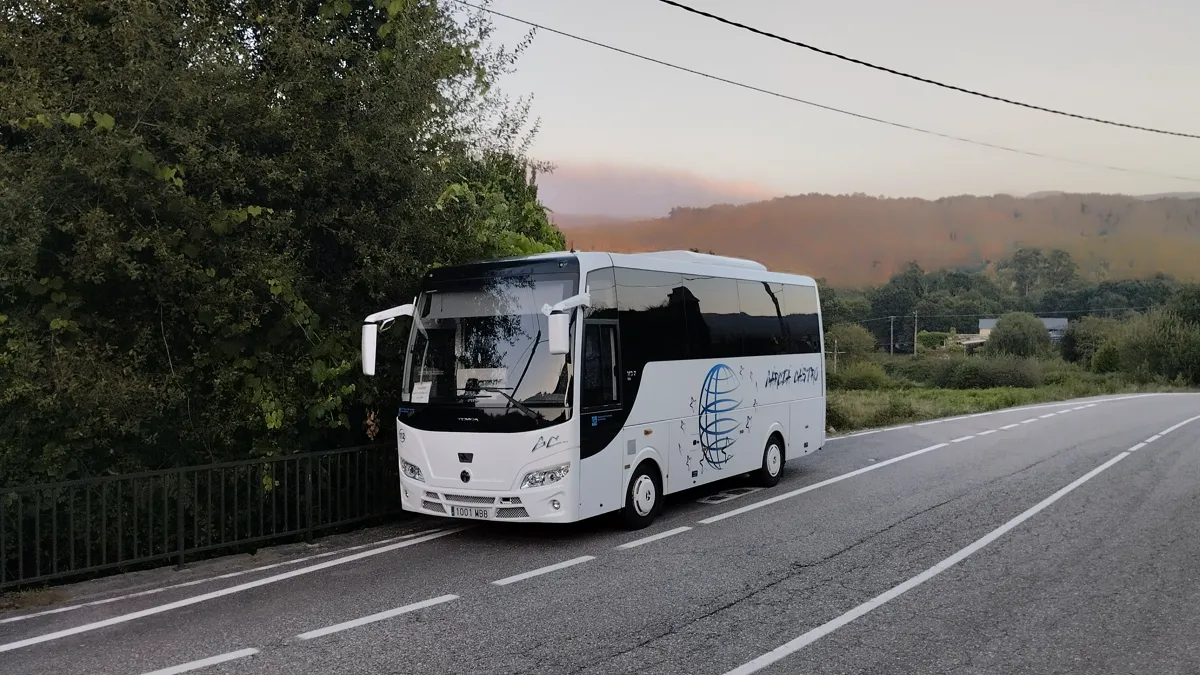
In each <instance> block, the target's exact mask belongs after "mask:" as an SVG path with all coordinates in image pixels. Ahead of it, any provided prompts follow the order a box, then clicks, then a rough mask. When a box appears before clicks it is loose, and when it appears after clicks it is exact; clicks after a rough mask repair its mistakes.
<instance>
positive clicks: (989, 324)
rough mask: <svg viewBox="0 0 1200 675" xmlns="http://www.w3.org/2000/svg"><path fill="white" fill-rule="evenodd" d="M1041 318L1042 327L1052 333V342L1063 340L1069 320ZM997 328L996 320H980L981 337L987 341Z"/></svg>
mask: <svg viewBox="0 0 1200 675" xmlns="http://www.w3.org/2000/svg"><path fill="white" fill-rule="evenodd" d="M1039 318H1040V319H1041V321H1042V325H1043V326H1045V327H1046V330H1047V331H1048V332H1049V333H1050V340H1051V341H1053V342H1058V341H1059V340H1061V339H1062V338H1063V334H1064V333H1066V332H1067V320H1066V319H1056V318H1047V317H1039ZM995 327H996V319H980V320H979V336H980V337H982V338H984V339H987V337H988V335H990V334H991V332H992V329H993V328H995Z"/></svg>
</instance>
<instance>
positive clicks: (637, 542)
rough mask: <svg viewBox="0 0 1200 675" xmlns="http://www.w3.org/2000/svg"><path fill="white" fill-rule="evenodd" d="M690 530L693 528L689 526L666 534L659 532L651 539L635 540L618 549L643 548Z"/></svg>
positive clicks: (650, 537)
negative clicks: (644, 545)
mask: <svg viewBox="0 0 1200 675" xmlns="http://www.w3.org/2000/svg"><path fill="white" fill-rule="evenodd" d="M690 529H692V528H690V527H687V526H684V527H677V528H675V529H673V530H667V531H666V532H659V533H658V534H655V535H651V536H649V537H645V538H642V539H635V540H633V541H631V542H629V543H626V544H621V545H620V546H618V547H617V548H633V547H635V546H641V545H642V544H649V543H650V542H652V541H658V540H659V539H666V538H667V537H670V536H673V535H676V534H683V533H684V532H687V531H688V530H690Z"/></svg>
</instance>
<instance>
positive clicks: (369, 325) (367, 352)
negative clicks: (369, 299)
mask: <svg viewBox="0 0 1200 675" xmlns="http://www.w3.org/2000/svg"><path fill="white" fill-rule="evenodd" d="M415 307H416V305H414V304H412V303H410V304H407V305H400V306H399V307H393V308H391V309H385V310H383V311H382V312H376V313H374V314H372V315H371V316H368V317H367V318H366V319H365V320H364V321H363V332H362V367H363V375H374V374H375V349H376V346H377V345H378V342H379V325H380V324H383V323H390V322H392V321H394V320H395V319H396V318H398V317H401V316H412V315H413V310H414V309H415Z"/></svg>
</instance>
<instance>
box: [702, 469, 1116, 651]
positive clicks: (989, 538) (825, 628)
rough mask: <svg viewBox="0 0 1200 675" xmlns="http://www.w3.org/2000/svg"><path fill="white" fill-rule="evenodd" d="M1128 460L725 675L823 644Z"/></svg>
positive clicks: (1092, 474) (1091, 473) (1078, 482)
mask: <svg viewBox="0 0 1200 675" xmlns="http://www.w3.org/2000/svg"><path fill="white" fill-rule="evenodd" d="M1128 456H1129V453H1128V452H1122V453H1121V454H1119V455H1117V456H1116V457H1113V458H1112V459H1110V460H1108V461H1107V462H1105V463H1103V464H1101V465H1100V466H1098V467H1096V468H1095V469H1092V470H1091V471H1089V472H1087V473H1086V474H1084V475H1083V476H1081V477H1080V478H1077V479H1075V480H1074V481H1072V482H1071V484H1070V485H1068V486H1066V487H1064V488H1063V489H1061V490H1059V491H1058V492H1055V493H1054V494H1052V495H1050V496H1049V497H1047V498H1045V499H1043V500H1042V501H1040V502H1038V503H1037V505H1035V506H1033V507H1032V508H1030V509H1028V510H1027V511H1025V512H1024V513H1022V514H1021V515H1019V516H1017V517H1016V518H1013V519H1012V520H1010V521H1008V522H1007V523H1004V524H1003V525H1001V526H1000V527H998V528H996V529H994V530H992V531H991V532H989V533H987V534H986V535H984V536H983V538H981V539H978V540H976V541H975V542H974V543H972V544H971V545H970V546H967V547H966V548H964V549H962V550H960V551H959V552H957V553H955V554H954V555H952V556H950V557H949V558H946V559H945V560H943V561H941V562H939V563H938V564H936V565H934V566H933V567H930V568H929V569H927V570H925V571H924V572H922V573H920V574H918V575H917V576H915V577H912V578H911V579H909V580H908V581H905V582H904V583H902V584H900V585H899V586H896V587H894V588H892V589H891V590H889V591H886V592H884V593H881V594H880V595H877V596H875V597H874V598H872V599H870V600H868V601H867V602H864V603H863V604H861V605H859V606H858V607H855V608H854V609H852V610H850V611H849V612H846V613H845V614H843V615H841V616H839V617H838V618H836V619H833V620H832V621H829V622H827V623H824V624H822V625H820V626H817V627H816V628H814V629H812V630H810V631H808V632H807V633H804V634H803V635H801V636H800V637H797V638H795V639H794V640H792V641H790V642H787V643H785V644H783V645H781V646H779V647H776V648H775V649H773V650H771V651H769V652H767V653H766V654H763V655H762V656H760V657H758V658H756V659H754V660H753V661H750V662H748V663H745V664H743V665H741V666H739V667H737V668H734V669H733V670H731V671H729V672H727V673H726V674H725V675H749V674H750V673H753V672H756V671H759V670H762V669H763V668H766V667H767V666H769V665H771V664H773V663H775V662H777V661H780V660H782V659H783V658H785V657H787V656H789V655H791V654H794V653H795V652H797V651H800V650H801V649H803V648H805V647H807V646H808V645H810V644H812V643H814V642H816V641H817V640H820V639H821V638H823V637H825V636H826V635H829V634H830V633H832V632H833V631H835V630H837V629H839V628H841V627H842V626H845V625H846V624H848V623H850V622H851V621H854V620H855V619H857V618H859V617H861V616H864V615H866V614H869V613H870V612H872V611H874V610H876V609H878V608H879V607H882V606H883V605H884V604H886V603H888V602H890V601H892V600H895V599H896V598H898V597H900V596H901V595H903V594H904V593H907V592H908V591H910V590H912V589H914V588H916V587H917V586H920V585H921V584H923V583H925V582H926V581H929V580H930V579H932V578H934V577H936V576H937V575H939V574H941V573H942V572H944V571H946V570H947V569H949V568H951V567H953V566H954V565H957V564H958V563H960V562H962V561H963V560H965V559H966V558H967V557H969V556H970V555H972V554H973V553H976V552H978V551H979V550H980V549H982V548H983V547H985V546H987V545H988V544H990V543H992V542H993V541H995V540H997V539H999V538H1000V537H1002V536H1004V535H1005V534H1007V533H1008V532H1009V531H1011V530H1012V529H1013V528H1015V527H1016V526H1018V525H1020V524H1021V523H1023V522H1025V521H1026V520H1029V519H1030V518H1032V517H1033V516H1035V515H1037V513H1038V512H1039V511H1041V510H1043V509H1045V508H1046V507H1048V506H1050V505H1051V504H1053V503H1054V502H1056V501H1058V500H1059V499H1062V498H1063V497H1065V496H1066V495H1068V494H1070V493H1071V492H1072V491H1073V490H1075V489H1076V488H1078V487H1079V486H1080V485H1083V484H1084V483H1086V482H1088V481H1089V480H1091V479H1092V478H1094V477H1095V476H1097V475H1098V474H1100V473H1101V472H1103V471H1105V470H1106V469H1108V468H1109V467H1111V466H1112V465H1114V464H1116V463H1117V462H1119V461H1121V460H1122V459H1125V458H1126V457H1128Z"/></svg>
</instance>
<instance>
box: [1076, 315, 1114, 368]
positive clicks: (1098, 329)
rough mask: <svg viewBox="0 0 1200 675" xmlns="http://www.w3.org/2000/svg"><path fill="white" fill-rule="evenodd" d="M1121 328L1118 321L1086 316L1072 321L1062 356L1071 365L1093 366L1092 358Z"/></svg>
mask: <svg viewBox="0 0 1200 675" xmlns="http://www.w3.org/2000/svg"><path fill="white" fill-rule="evenodd" d="M1120 328H1121V322H1119V321H1117V320H1116V319H1106V318H1102V317H1098V316H1085V317H1083V318H1082V319H1080V320H1079V321H1072V322H1071V325H1069V326H1068V327H1067V332H1066V333H1065V334H1064V335H1063V341H1062V356H1063V359H1065V360H1067V361H1070V362H1071V363H1081V364H1083V365H1084V366H1085V367H1086V366H1089V365H1091V363H1092V357H1093V356H1095V354H1096V351H1097V350H1098V349H1100V346H1101V345H1103V344H1104V342H1105V341H1107V340H1108V339H1110V338H1112V337H1113V336H1114V335H1116V334H1117V332H1118V331H1119V330H1120Z"/></svg>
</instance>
